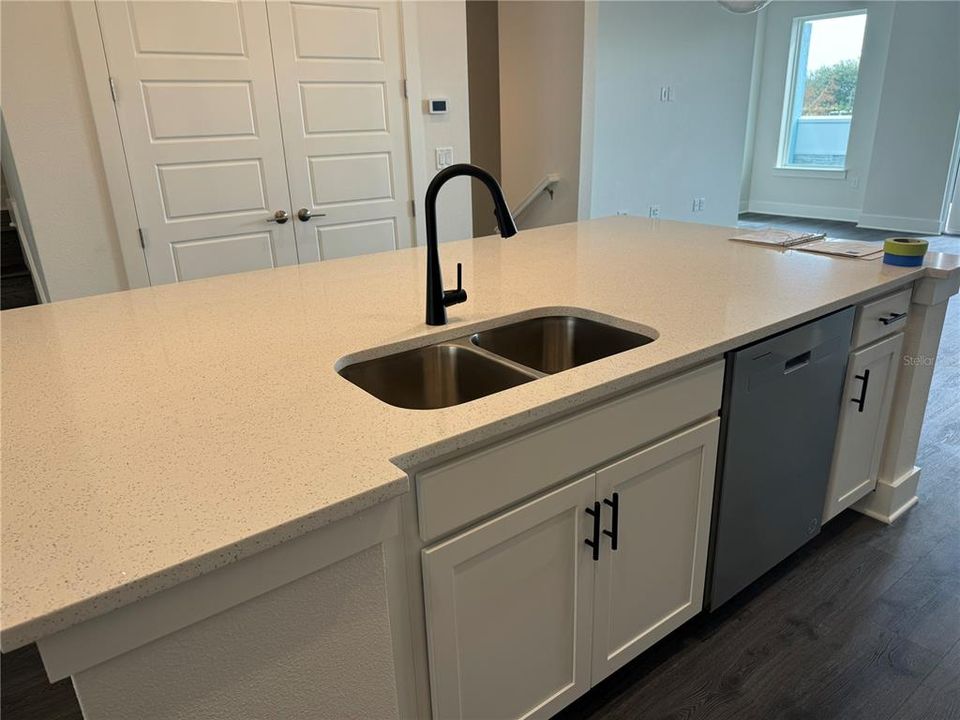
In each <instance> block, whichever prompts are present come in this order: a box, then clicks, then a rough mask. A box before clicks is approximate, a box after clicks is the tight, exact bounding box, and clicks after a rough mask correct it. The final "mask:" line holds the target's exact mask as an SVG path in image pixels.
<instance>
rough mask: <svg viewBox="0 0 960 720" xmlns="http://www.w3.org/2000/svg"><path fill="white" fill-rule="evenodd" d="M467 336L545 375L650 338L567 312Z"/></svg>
mask: <svg viewBox="0 0 960 720" xmlns="http://www.w3.org/2000/svg"><path fill="white" fill-rule="evenodd" d="M471 340H472V341H473V343H474V344H475V345H477V346H478V347H481V348H483V349H484V350H487V351H489V352H491V353H495V354H497V355H500V356H501V357H505V358H507V359H508V360H512V361H513V362H515V363H519V364H521V365H525V366H526V367H529V368H533V369H535V370H539V371H540V372H542V373H547V374H548V375H549V374H553V373H558V372H561V371H562V370H568V369H570V368H573V367H577V366H578V365H585V364H586V363H589V362H593V361H594V360H600V359H601V358H605V357H609V356H611V355H616V354H617V353H622V352H624V351H626V350H632V349H633V348H636V347H640V346H641V345H646V344H647V343H649V342H653V338H651V337H647V336H646V335H641V334H640V333H636V332H632V331H630V330H623V329H621V328H618V327H614V326H612V325H606V324H604V323H599V322H596V321H594V320H586V319H584V318H579V317H571V316H568V315H554V316H549V317H539V318H533V319H532V320H524V321H521V322H518V323H514V324H512V325H504V326H502V327H498V328H493V329H491V330H484V331H483V332H479V333H477V334H475V335H474V336H473V337H472V338H471Z"/></svg>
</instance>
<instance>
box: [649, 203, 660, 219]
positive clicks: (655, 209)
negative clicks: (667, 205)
mask: <svg viewBox="0 0 960 720" xmlns="http://www.w3.org/2000/svg"><path fill="white" fill-rule="evenodd" d="M648 214H649V216H650V217H652V218H658V217H660V206H659V205H651V206H650V210H649V213H648Z"/></svg>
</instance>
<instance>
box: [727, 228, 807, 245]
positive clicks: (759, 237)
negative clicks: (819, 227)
mask: <svg viewBox="0 0 960 720" xmlns="http://www.w3.org/2000/svg"><path fill="white" fill-rule="evenodd" d="M823 238H824V233H822V232H821V233H818V232H795V231H791V230H783V229H781V228H774V227H764V228H758V229H756V230H746V231H744V232H741V233H738V234H736V235H734V236H733V237H731V238H730V239H731V240H736V241H737V242H748V243H754V244H756V245H771V246H773V247H781V248H785V247H792V246H794V245H798V244H800V243H806V242H810V241H812V240H822V239H823Z"/></svg>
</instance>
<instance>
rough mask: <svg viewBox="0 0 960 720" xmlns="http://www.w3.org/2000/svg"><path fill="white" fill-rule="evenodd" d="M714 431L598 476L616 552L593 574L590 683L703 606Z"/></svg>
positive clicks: (685, 436)
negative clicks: (613, 530)
mask: <svg viewBox="0 0 960 720" xmlns="http://www.w3.org/2000/svg"><path fill="white" fill-rule="evenodd" d="M719 426H720V420H719V419H713V420H710V421H709V422H706V423H703V424H701V425H698V426H696V427H694V428H691V429H690V430H687V431H685V432H681V433H679V434H678V435H674V436H673V437H671V438H669V439H667V440H664V441H663V442H660V443H657V444H655V445H653V446H651V447H648V448H646V449H644V450H641V451H640V452H638V453H636V454H635V455H631V456H629V457H627V458H625V459H623V460H621V461H620V462H618V463H616V464H614V465H611V466H609V467H607V468H604V469H603V470H600V472H598V473H597V490H598V494H599V496H600V497H602V498H604V500H603V502H605V503H606V504H607V505H606V508H605V512H607V513H609V516H610V517H611V520H612V516H613V514H614V510H616V514H617V515H618V517H617V528H616V536H617V538H616V539H617V547H616V550H614V551H611V552H604V553H601V555H600V562H599V564H598V567H597V591H596V598H595V600H594V614H595V618H596V619H595V621H594V633H593V676H594V682H597V681H599V680H601V679H602V678H604V677H606V676H607V675H609V674H610V673H612V672H613V671H614V670H617V669H618V668H620V667H621V666H623V665H624V664H626V663H627V662H629V661H630V660H632V659H633V658H635V657H637V655H639V654H640V653H641V652H643V651H644V650H646V649H647V648H648V647H650V646H651V645H653V644H654V643H655V642H657V641H658V640H660V639H661V638H663V637H665V636H666V635H667V634H668V633H669V632H670V631H671V630H674V629H675V628H677V627H679V626H680V625H682V624H683V623H685V622H686V621H687V620H689V619H690V618H692V617H693V616H694V615H696V614H697V613H698V612H700V609H701V607H702V606H703V584H704V579H705V577H706V560H707V548H708V545H709V540H710V511H711V507H712V503H713V481H714V471H715V468H716V460H717V435H718V432H719ZM607 539H609V540H610V542H611V544H612V542H613V538H612V537H611V538H607Z"/></svg>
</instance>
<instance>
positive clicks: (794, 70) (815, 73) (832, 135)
mask: <svg viewBox="0 0 960 720" xmlns="http://www.w3.org/2000/svg"><path fill="white" fill-rule="evenodd" d="M866 24H867V13H866V11H865V10H860V11H855V12H848V13H832V14H830V15H818V16H815V17H801V18H797V19H796V20H794V22H793V40H792V43H791V47H790V64H789V69H788V71H787V73H788V74H787V90H786V96H785V98H784V103H783V125H782V129H781V132H780V155H779V166H780V167H782V168H798V169H814V170H818V169H824V170H830V169H843V168H845V167H846V160H847V141H848V140H849V138H850V123H851V121H852V120H853V99H854V95H855V94H856V90H857V77H858V74H859V70H860V51H861V49H862V48H863V31H864V28H865V27H866Z"/></svg>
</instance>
